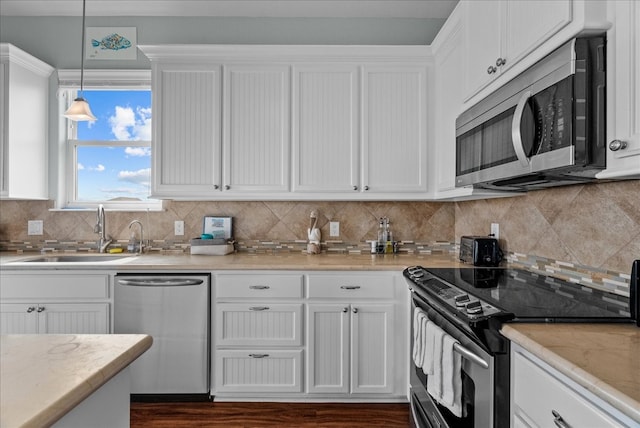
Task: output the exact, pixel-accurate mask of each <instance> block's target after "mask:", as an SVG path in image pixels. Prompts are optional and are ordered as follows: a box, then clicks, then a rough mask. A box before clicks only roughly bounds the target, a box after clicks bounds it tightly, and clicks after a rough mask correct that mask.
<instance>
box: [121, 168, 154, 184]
mask: <svg viewBox="0 0 640 428" xmlns="http://www.w3.org/2000/svg"><path fill="white" fill-rule="evenodd" d="M150 178H151V168H144V169H139V170H137V171H120V172H119V173H118V180H120V181H126V182H129V183H136V184H141V185H143V186H148V185H149V183H150Z"/></svg>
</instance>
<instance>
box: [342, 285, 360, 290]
mask: <svg viewBox="0 0 640 428" xmlns="http://www.w3.org/2000/svg"><path fill="white" fill-rule="evenodd" d="M340 288H342V289H343V290H359V289H360V286H359V285H342V286H341V287H340Z"/></svg>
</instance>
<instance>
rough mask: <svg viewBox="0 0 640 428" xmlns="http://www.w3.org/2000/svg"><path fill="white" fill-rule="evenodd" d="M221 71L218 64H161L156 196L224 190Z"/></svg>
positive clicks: (154, 144)
mask: <svg viewBox="0 0 640 428" xmlns="http://www.w3.org/2000/svg"><path fill="white" fill-rule="evenodd" d="M220 75H221V70H220V67H219V66H214V65H197V64H192V65H191V64H190V65H181V64H157V65H155V68H154V71H153V87H154V101H153V112H154V113H153V114H154V121H153V129H154V135H153V142H152V156H153V169H152V181H153V182H152V186H153V187H152V193H153V195H154V196H158V197H162V196H175V195H178V194H179V195H181V196H183V197H186V196H189V195H195V196H198V195H205V194H210V193H211V192H214V191H215V190H217V189H219V187H220V183H221V176H220V163H221V149H220V147H221V93H220V92H221V87H220V82H221V77H220Z"/></svg>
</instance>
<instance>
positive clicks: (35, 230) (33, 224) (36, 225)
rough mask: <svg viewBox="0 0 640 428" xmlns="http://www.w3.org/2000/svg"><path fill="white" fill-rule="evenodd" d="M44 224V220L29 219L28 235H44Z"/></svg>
mask: <svg viewBox="0 0 640 428" xmlns="http://www.w3.org/2000/svg"><path fill="white" fill-rule="evenodd" d="M43 234H44V224H43V221H42V220H29V221H28V222H27V235H43Z"/></svg>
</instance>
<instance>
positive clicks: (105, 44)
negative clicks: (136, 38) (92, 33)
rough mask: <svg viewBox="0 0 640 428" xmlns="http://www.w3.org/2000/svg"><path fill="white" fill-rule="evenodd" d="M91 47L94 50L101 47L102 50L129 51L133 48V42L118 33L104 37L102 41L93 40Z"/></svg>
mask: <svg viewBox="0 0 640 428" xmlns="http://www.w3.org/2000/svg"><path fill="white" fill-rule="evenodd" d="M91 45H92V46H93V47H94V48H97V47H99V48H100V49H108V50H112V51H117V50H120V49H128V48H130V47H131V42H130V41H129V39H127V38H126V37H123V36H121V35H120V34H118V33H113V34H110V35H108V36H106V37H104V38H103V39H102V40H100V41H98V40H95V39H91Z"/></svg>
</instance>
